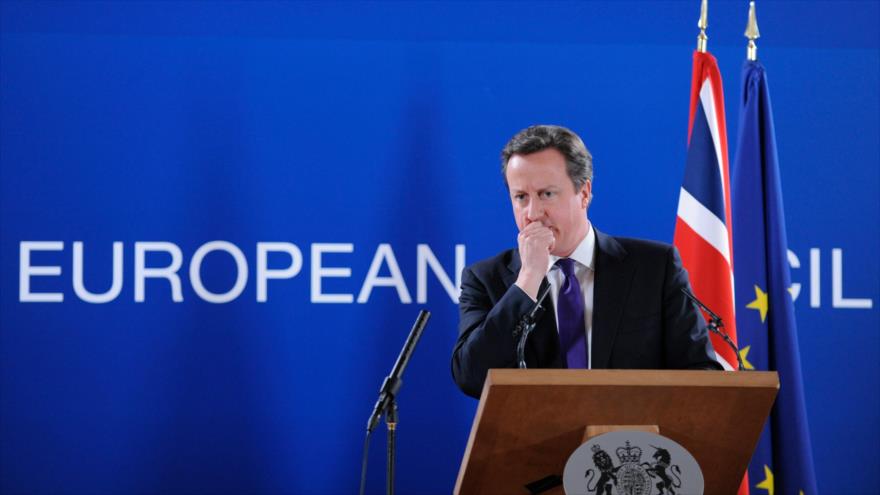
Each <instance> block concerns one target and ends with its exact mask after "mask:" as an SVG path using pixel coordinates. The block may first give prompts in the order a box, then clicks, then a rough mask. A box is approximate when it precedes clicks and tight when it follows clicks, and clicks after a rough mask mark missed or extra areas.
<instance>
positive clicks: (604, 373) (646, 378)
mask: <svg viewBox="0 0 880 495" xmlns="http://www.w3.org/2000/svg"><path fill="white" fill-rule="evenodd" d="M550 385H553V386H597V385H601V386H604V385H613V386H633V387H651V386H674V387H735V388H773V389H779V374H778V373H777V372H775V371H714V370H569V369H527V370H520V369H491V370H489V375H488V376H487V377H486V388H488V387H489V386H550Z"/></svg>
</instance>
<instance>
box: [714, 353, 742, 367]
mask: <svg viewBox="0 0 880 495" xmlns="http://www.w3.org/2000/svg"><path fill="white" fill-rule="evenodd" d="M715 360H716V361H718V364H720V365H721V367H722V368H724V371H736V369H737V368H739V361H737V363H736V366H733V365H731V364H730V363H728V362H727V360H726V359H724V356H722V355H721V354H718V351H715Z"/></svg>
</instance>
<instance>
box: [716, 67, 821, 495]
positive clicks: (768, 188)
mask: <svg viewBox="0 0 880 495" xmlns="http://www.w3.org/2000/svg"><path fill="white" fill-rule="evenodd" d="M741 105H742V107H741V109H740V122H739V141H738V143H737V149H736V160H735V162H734V168H733V171H732V175H733V177H732V179H731V182H732V188H733V191H732V196H733V206H732V208H733V225H734V229H733V231H734V234H735V235H734V250H733V252H734V262H735V266H734V279H735V281H736V306H737V308H736V323H737V333H738V338H739V344H740V348H741V355H743V356H744V357H745V361H746V362H747V365H746V367H747V368H752V369H757V370H775V371H778V372H779V380H780V389H779V395H778V396H777V398H776V403H775V404H774V406H773V410H772V412H771V416H770V420H769V421H768V423H767V425H766V426H765V428H764V432H763V434H762V436H761V439H760V441H759V443H758V447H757V449H756V451H755V454H754V456H753V457H752V462H751V464H750V465H749V480H750V485H751V493H752V494H753V495H754V494H764V493H769V494H770V495H773V494H774V493H777V494H780V495H782V494H785V495H788V494H796V495H797V494H801V493H802V494H804V495H815V494H816V493H817V489H816V476H815V473H814V470H813V452H812V448H811V445H810V432H809V428H808V425H807V415H806V409H805V407H804V387H803V379H802V378H801V360H800V351H799V350H798V339H797V325H796V322H795V315H794V304H793V294H791V293H790V290H791V289H790V288H791V274H790V269H789V266H788V259H787V253H788V242H787V241H786V234H785V217H784V214H783V207H782V186H781V184H780V177H779V163H778V159H777V154H776V134H775V131H774V129H773V113H772V110H771V107H770V92H769V90H768V87H767V76H766V73H765V70H764V67H763V66H762V65H761V64H760V63H758V62H752V61H747V62H746V63H745V66H744V67H743V96H742V101H741Z"/></svg>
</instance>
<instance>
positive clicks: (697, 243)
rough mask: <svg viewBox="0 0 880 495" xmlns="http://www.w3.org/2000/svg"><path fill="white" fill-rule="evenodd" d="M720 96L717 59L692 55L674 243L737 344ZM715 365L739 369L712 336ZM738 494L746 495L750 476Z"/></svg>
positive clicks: (696, 284)
mask: <svg viewBox="0 0 880 495" xmlns="http://www.w3.org/2000/svg"><path fill="white" fill-rule="evenodd" d="M725 122H726V121H725V118H724V91H723V89H722V85H721V73H720V72H719V71H718V63H717V62H716V60H715V57H713V56H712V55H710V54H709V53H706V52H700V51H699V50H697V51H694V69H693V74H692V77H691V107H690V122H689V125H688V152H687V165H686V166H685V172H684V180H683V181H682V185H681V192H680V193H679V198H678V214H677V217H676V220H675V236H674V238H673V243H674V244H675V247H677V248H678V250H679V252H680V253H681V259H682V264H683V265H684V267H685V269H687V271H688V274H689V276H690V281H691V286H692V288H693V290H694V294H695V295H696V296H697V298H698V299H700V300H701V301H703V303H704V304H705V305H706V306H708V307H709V308H711V309H712V311H713V312H714V313H716V314H717V315H718V316H720V317H721V319H722V320H723V322H724V330H725V331H726V332H727V334H728V336H729V337H730V339H731V340H732V341H733V342H734V343H736V318H735V312H734V307H735V306H734V299H733V294H734V285H733V233H732V225H733V224H732V222H731V218H730V212H731V209H730V168H729V164H728V162H727V125H726V123H725ZM710 338H711V339H712V346H713V347H714V348H715V354H716V356H717V359H718V363H719V364H721V366H723V367H724V369H726V370H735V369H737V368H738V367H739V366H738V363H739V361H738V359H737V356H736V353H735V352H734V350H733V349H731V348H730V347H729V346H728V345H727V344H726V343H725V342H724V340H723V339H722V338H721V337H719V336H718V335H715V334H711V335H710ZM738 494H739V495H748V494H749V485H748V473H746V475H745V476H744V477H743V481H742V483H741V484H740V487H739V491H738Z"/></svg>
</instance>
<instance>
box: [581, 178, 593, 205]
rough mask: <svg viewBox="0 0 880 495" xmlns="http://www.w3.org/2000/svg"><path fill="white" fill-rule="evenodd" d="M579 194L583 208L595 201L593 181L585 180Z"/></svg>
mask: <svg viewBox="0 0 880 495" xmlns="http://www.w3.org/2000/svg"><path fill="white" fill-rule="evenodd" d="M578 195H579V196H580V197H581V208H586V207H587V206H589V205H590V203H592V202H593V181H591V180H588V181H587V182H585V183H584V185H583V187H581V190H580V191H578Z"/></svg>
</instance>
